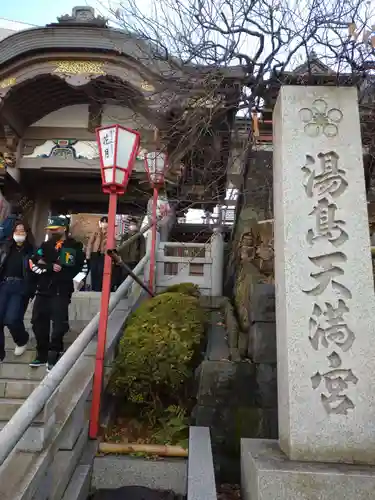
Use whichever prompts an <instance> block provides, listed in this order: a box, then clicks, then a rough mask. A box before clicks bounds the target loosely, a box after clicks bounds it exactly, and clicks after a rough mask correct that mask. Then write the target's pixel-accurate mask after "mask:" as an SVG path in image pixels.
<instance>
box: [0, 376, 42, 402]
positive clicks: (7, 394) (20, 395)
mask: <svg viewBox="0 0 375 500" xmlns="http://www.w3.org/2000/svg"><path fill="white" fill-rule="evenodd" d="M38 385H39V380H16V379H0V400H1V398H8V399H9V398H10V399H26V398H28V397H29V396H30V394H31V393H32V392H33V390H34V389H35V388H36V387H38Z"/></svg>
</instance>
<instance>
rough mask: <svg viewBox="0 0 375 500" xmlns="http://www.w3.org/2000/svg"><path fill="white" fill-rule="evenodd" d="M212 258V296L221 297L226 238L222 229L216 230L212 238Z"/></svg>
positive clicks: (217, 228)
mask: <svg viewBox="0 0 375 500" xmlns="http://www.w3.org/2000/svg"><path fill="white" fill-rule="evenodd" d="M211 258H212V268H211V280H212V285H211V289H212V292H211V295H212V297H221V296H222V295H223V274H224V238H223V234H222V232H221V228H220V227H216V228H214V230H213V233H212V236H211Z"/></svg>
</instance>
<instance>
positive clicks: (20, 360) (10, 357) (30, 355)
mask: <svg viewBox="0 0 375 500" xmlns="http://www.w3.org/2000/svg"><path fill="white" fill-rule="evenodd" d="M34 358H35V347H34V348H32V347H30V349H28V350H27V351H26V352H24V353H23V354H22V356H15V355H14V349H6V350H5V362H6V363H15V364H29V363H30V362H31V361H32V360H33V359H34Z"/></svg>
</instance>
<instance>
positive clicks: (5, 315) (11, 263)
mask: <svg viewBox="0 0 375 500" xmlns="http://www.w3.org/2000/svg"><path fill="white" fill-rule="evenodd" d="M30 240H31V235H30V234H29V232H28V231H27V229H26V226H25V224H24V223H23V222H16V223H15V226H14V230H13V236H12V239H11V240H8V241H7V242H5V243H4V244H3V245H1V247H0V362H1V361H3V360H4V358H5V339H4V326H7V327H8V329H9V331H10V333H11V335H12V337H13V340H14V343H15V344H16V348H15V351H14V354H15V356H21V355H22V354H23V353H24V352H25V351H26V349H27V343H28V341H29V334H28V333H27V331H26V329H25V325H24V323H23V318H24V314H25V310H26V307H27V303H28V299H29V297H30V271H29V258H30V256H31V255H32V254H33V250H34V249H33V246H32V244H31V242H30Z"/></svg>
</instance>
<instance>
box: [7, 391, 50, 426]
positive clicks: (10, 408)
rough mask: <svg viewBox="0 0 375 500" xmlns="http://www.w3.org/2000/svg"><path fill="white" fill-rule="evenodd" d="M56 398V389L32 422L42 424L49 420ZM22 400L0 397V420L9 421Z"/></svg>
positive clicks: (21, 403)
mask: <svg viewBox="0 0 375 500" xmlns="http://www.w3.org/2000/svg"><path fill="white" fill-rule="evenodd" d="M57 400H58V391H56V392H55V393H54V394H53V395H52V396H51V398H50V399H49V400H48V401H47V403H46V405H45V406H44V408H43V410H42V411H41V412H40V413H39V415H37V416H36V417H35V419H34V420H33V424H37V425H38V424H44V423H45V422H47V421H49V420H50V417H51V416H52V415H53V414H54V411H55V409H56V404H57ZM24 402H25V400H24V399H17V398H0V422H7V421H9V420H10V419H11V418H12V417H13V415H14V414H15V413H16V411H17V410H18V408H19V407H20V406H21V405H23V403H24Z"/></svg>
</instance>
